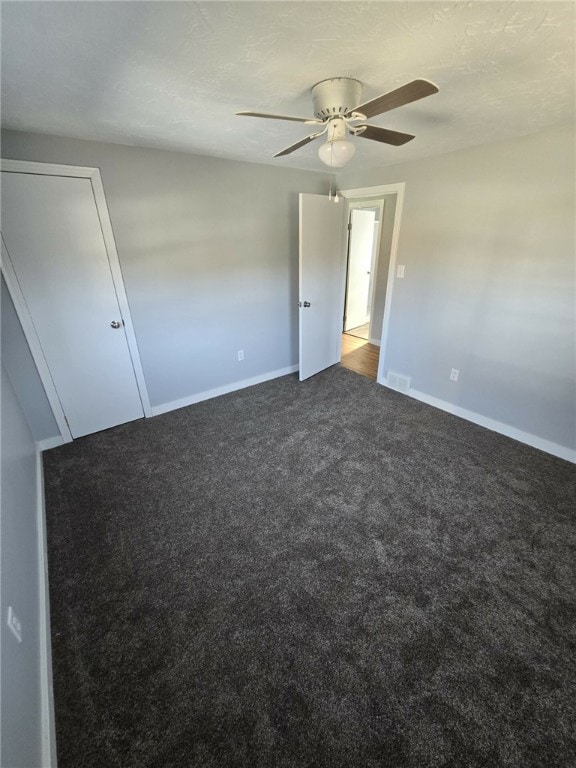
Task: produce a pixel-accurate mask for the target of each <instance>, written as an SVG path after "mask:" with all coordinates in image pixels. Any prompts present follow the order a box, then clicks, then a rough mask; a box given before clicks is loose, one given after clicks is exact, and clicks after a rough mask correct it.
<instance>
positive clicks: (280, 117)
mask: <svg viewBox="0 0 576 768" xmlns="http://www.w3.org/2000/svg"><path fill="white" fill-rule="evenodd" d="M236 114H237V115H238V116H239V117H265V118H267V119H268V120H292V121H293V122H295V123H310V124H312V125H319V124H320V123H321V122H322V121H321V120H315V119H314V118H313V117H290V116H289V115H269V114H268V113H267V112H236Z"/></svg>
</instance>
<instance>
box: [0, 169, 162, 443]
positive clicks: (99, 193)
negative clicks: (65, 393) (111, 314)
mask: <svg viewBox="0 0 576 768" xmlns="http://www.w3.org/2000/svg"><path fill="white" fill-rule="evenodd" d="M0 171H7V172H12V173H32V174H39V175H42V176H71V177H75V178H81V179H88V180H89V181H90V183H91V185H92V191H93V194H94V200H95V203H96V210H97V212H98V218H99V220H100V228H101V230H102V237H103V239H104V245H105V247H106V253H107V254H108V263H109V265H110V272H111V274H112V281H113V283H114V289H115V291H116V298H117V299H118V305H119V307H120V313H121V315H122V320H123V321H124V330H125V333H126V340H127V342H128V349H129V352H130V357H131V360H132V366H133V368H134V375H135V378H136V384H137V386H138V391H139V394H140V400H141V402H142V409H143V411H144V415H145V416H148V417H149V416H152V407H151V405H150V398H149V396H148V390H147V388H146V380H145V378H144V371H143V369H142V361H141V359H140V352H139V350H138V342H137V341H136V334H135V332H134V325H133V323H132V316H131V314H130V305H129V304H128V297H127V295H126V288H125V286H124V279H123V277H122V268H121V266H120V259H119V257H118V251H117V249H116V241H115V239H114V232H113V230H112V222H111V221H110V213H109V211H108V205H107V203H106V195H105V193H104V187H103V185H102V177H101V176H100V169H99V168H86V167H83V166H76V165H55V164H52V163H35V162H29V161H28V160H4V159H2V160H0ZM2 273H3V274H4V276H5V278H6V285H7V286H8V290H9V291H10V294H11V296H12V300H13V301H14V306H15V308H16V312H17V314H18V317H19V318H20V322H21V323H22V328H23V330H24V334H25V335H26V339H27V341H28V344H29V345H30V351H31V352H32V357H33V358H34V362H35V363H36V367H37V368H38V373H39V374H40V379H41V380H42V383H43V385H44V388H45V389H46V395H47V396H48V400H49V402H50V405H51V406H52V410H53V411H54V418H55V419H56V423H57V424H58V427H59V429H60V434H61V435H62V438H63V439H64V441H65V442H69V441H70V440H71V439H72V436H71V434H70V429H69V427H68V424H67V423H66V418H65V416H64V411H63V410H62V405H61V404H60V400H59V399H58V395H57V393H56V389H55V387H54V383H53V382H52V378H51V376H50V372H49V370H48V366H47V364H46V360H45V359H44V355H43V353H42V348H41V347H40V342H39V340H38V337H37V335H36V332H35V331H34V325H33V323H32V319H31V317H30V315H29V312H28V308H27V306H26V302H25V301H24V297H23V295H22V292H21V291H20V287H19V285H18V280H17V279H16V274H15V273H14V270H13V268H12V264H11V263H10V258H9V254H8V251H7V250H6V249H5V246H4V244H2Z"/></svg>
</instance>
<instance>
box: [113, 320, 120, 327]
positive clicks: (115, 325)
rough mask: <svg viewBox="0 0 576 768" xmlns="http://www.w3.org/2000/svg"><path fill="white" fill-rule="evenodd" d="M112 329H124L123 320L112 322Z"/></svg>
mask: <svg viewBox="0 0 576 768" xmlns="http://www.w3.org/2000/svg"><path fill="white" fill-rule="evenodd" d="M110 327H111V328H121V327H122V321H121V320H112V322H111V323H110Z"/></svg>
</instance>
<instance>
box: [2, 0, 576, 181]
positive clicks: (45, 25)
mask: <svg viewBox="0 0 576 768" xmlns="http://www.w3.org/2000/svg"><path fill="white" fill-rule="evenodd" d="M574 12H575V6H574V3H572V2H566V3H565V2H527V3H525V2H478V1H476V2H456V3H449V2H422V3H421V2H342V1H341V2H309V1H308V2H273V1H270V0H269V1H268V2H198V3H195V2H63V3H60V2H8V3H6V2H4V3H3V4H2V102H1V106H2V119H3V124H4V125H5V126H6V127H9V128H13V129H18V130H30V131H38V132H44V133H51V134H57V135H63V136H72V137H77V138H86V139H98V140H102V141H111V142H117V143H123V144H134V145H141V146H147V147H159V148H166V149H176V150H182V151H186V152H192V153H196V154H204V155H215V156H219V157H226V158H233V159H238V160H248V161H253V162H262V163H270V164H273V165H276V166H289V167H296V168H306V169H314V170H325V167H324V166H323V165H322V164H321V163H320V161H319V160H318V157H317V147H318V143H319V142H314V143H312V144H310V145H308V146H306V147H305V148H303V149H301V150H299V151H298V152H295V153H294V154H292V155H289V156H287V157H283V158H278V159H273V157H272V155H273V154H274V153H275V152H277V151H279V150H280V149H283V148H284V147H286V146H287V145H289V144H291V143H293V142H295V141H298V140H299V139H301V138H303V137H304V136H306V135H307V133H309V132H312V130H313V129H312V128H310V127H309V126H306V125H303V124H299V123H288V122H276V121H270V120H258V119H254V118H247V117H236V116H235V112H237V111H239V110H243V109H251V110H257V111H266V112H276V113H283V114H293V115H304V116H307V115H311V114H312V102H311V97H310V87H311V86H312V85H313V84H314V83H316V82H317V81H319V80H322V79H325V78H330V77H338V76H347V77H354V78H357V79H358V80H360V81H361V82H362V83H363V86H364V87H363V94H362V100H363V101H365V100H367V99H370V98H373V97H375V96H377V95H379V94H380V93H383V92H385V91H388V90H392V89H393V88H396V87H398V86H399V85H402V84H403V83H405V82H407V81H409V80H413V79H415V78H426V79H429V80H432V81H433V82H435V83H436V84H437V85H438V86H439V88H440V93H438V94H436V95H434V96H430V97H428V98H426V99H424V100H422V101H420V102H416V103H414V104H410V105H407V106H405V107H401V108H400V109H398V110H396V111H394V112H389V113H387V114H385V115H381V116H380V117H377V118H373V119H372V120H371V122H372V123H374V124H376V125H381V126H384V127H387V128H392V129H395V130H399V131H406V132H408V133H414V134H416V138H415V139H414V140H413V141H412V142H410V143H409V144H407V145H405V146H403V147H390V146H387V145H384V144H378V143H376V142H372V141H368V140H365V139H360V138H358V139H356V140H355V142H356V146H357V154H356V157H355V158H354V160H353V161H352V163H351V165H353V166H354V167H356V168H363V167H373V166H375V165H392V164H396V163H399V162H403V161H405V160H410V159H415V158H419V157H425V156H428V155H435V154H442V153H445V152H449V151H451V150H454V149H459V148H463V147H467V146H472V145H476V144H482V143H486V142H489V141H494V140H498V139H505V138H509V137H512V136H516V135H520V134H526V133H531V132H534V131H537V130H540V129H543V128H545V127H547V126H550V125H554V124H558V123H566V122H569V121H572V120H573V119H574V59H575V56H574Z"/></svg>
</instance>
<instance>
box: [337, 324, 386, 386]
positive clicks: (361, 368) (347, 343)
mask: <svg viewBox="0 0 576 768" xmlns="http://www.w3.org/2000/svg"><path fill="white" fill-rule="evenodd" d="M379 356H380V348H379V347H377V346H376V345H375V344H369V343H368V342H367V341H366V340H365V339H359V338H357V337H356V336H350V335H349V334H347V333H343V334H342V359H341V360H340V365H342V366H344V368H348V369H349V370H351V371H355V372H356V373H360V374H362V376H368V377H369V378H371V379H376V373H377V371H378V358H379Z"/></svg>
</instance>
